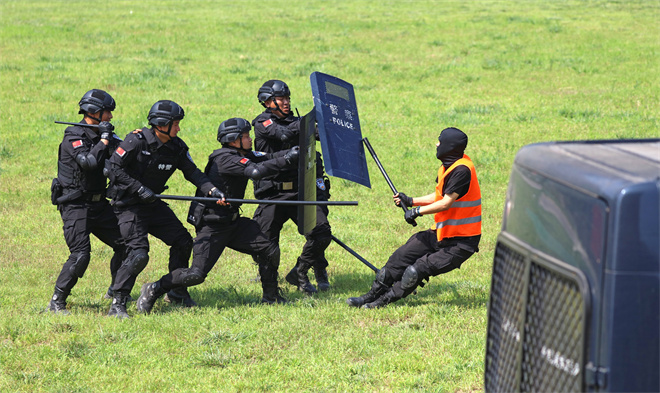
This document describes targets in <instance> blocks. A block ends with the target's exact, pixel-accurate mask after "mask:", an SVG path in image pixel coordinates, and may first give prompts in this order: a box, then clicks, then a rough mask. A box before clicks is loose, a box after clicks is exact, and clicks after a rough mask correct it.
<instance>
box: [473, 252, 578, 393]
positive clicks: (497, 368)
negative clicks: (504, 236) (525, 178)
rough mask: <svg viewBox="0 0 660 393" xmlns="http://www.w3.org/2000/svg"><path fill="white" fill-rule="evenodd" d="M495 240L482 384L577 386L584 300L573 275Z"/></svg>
mask: <svg viewBox="0 0 660 393" xmlns="http://www.w3.org/2000/svg"><path fill="white" fill-rule="evenodd" d="M518 248H519V247H517V246H515V244H514V245H513V246H510V245H507V244H504V243H503V242H501V241H498V243H497V247H496V249H495V257H494V260H493V273H492V274H493V277H492V282H491V297H490V301H489V306H488V336H487V341H486V364H485V375H484V388H485V391H487V392H503V391H506V392H538V391H561V392H571V391H580V390H581V389H582V380H583V367H584V366H583V346H584V337H583V336H584V331H585V326H584V323H585V322H584V316H585V312H586V310H585V303H584V299H583V296H582V292H581V291H580V286H579V283H578V281H577V280H578V279H577V278H576V277H573V276H571V274H570V273H567V272H566V271H565V270H564V269H562V268H560V267H559V266H553V263H551V262H548V261H546V260H543V259H539V257H537V256H536V255H535V254H531V253H529V252H526V250H524V249H521V250H520V251H518Z"/></svg>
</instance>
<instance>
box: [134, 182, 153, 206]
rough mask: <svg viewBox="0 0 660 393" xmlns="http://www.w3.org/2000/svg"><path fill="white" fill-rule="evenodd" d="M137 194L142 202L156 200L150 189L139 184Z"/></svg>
mask: <svg viewBox="0 0 660 393" xmlns="http://www.w3.org/2000/svg"><path fill="white" fill-rule="evenodd" d="M138 196H139V197H140V200H141V201H142V202H146V203H151V202H153V201H155V200H156V194H154V192H153V191H151V189H149V188H147V187H145V186H141V187H140V189H139V190H138Z"/></svg>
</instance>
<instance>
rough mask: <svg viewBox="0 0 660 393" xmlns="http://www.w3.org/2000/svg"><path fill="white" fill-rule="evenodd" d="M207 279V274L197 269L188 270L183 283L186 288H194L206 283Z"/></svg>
mask: <svg viewBox="0 0 660 393" xmlns="http://www.w3.org/2000/svg"><path fill="white" fill-rule="evenodd" d="M205 279H206V274H204V272H203V271H202V270H200V269H198V268H196V267H193V268H191V269H188V272H187V273H186V275H185V276H184V277H183V280H182V283H183V285H184V286H186V287H192V286H194V285H199V284H201V283H203V282H204V280H205Z"/></svg>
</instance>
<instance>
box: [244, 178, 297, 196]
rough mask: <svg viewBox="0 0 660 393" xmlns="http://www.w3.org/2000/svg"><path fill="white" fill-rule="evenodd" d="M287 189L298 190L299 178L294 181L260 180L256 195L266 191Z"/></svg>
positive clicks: (286, 190) (287, 190) (255, 191)
mask: <svg viewBox="0 0 660 393" xmlns="http://www.w3.org/2000/svg"><path fill="white" fill-rule="evenodd" d="M273 190H276V191H285V192H298V180H292V181H284V182H282V181H276V180H269V179H266V180H259V181H258V182H257V187H256V188H255V190H254V194H255V196H256V195H258V194H262V193H264V192H266V191H271V192H272V191H273Z"/></svg>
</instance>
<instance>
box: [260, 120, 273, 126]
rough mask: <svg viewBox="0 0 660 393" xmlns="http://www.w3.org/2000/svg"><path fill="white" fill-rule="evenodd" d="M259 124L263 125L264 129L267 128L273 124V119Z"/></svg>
mask: <svg viewBox="0 0 660 393" xmlns="http://www.w3.org/2000/svg"><path fill="white" fill-rule="evenodd" d="M261 124H263V126H264V127H268V126H269V125H271V124H273V119H268V120H266V121H265V122H263V123H261Z"/></svg>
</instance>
